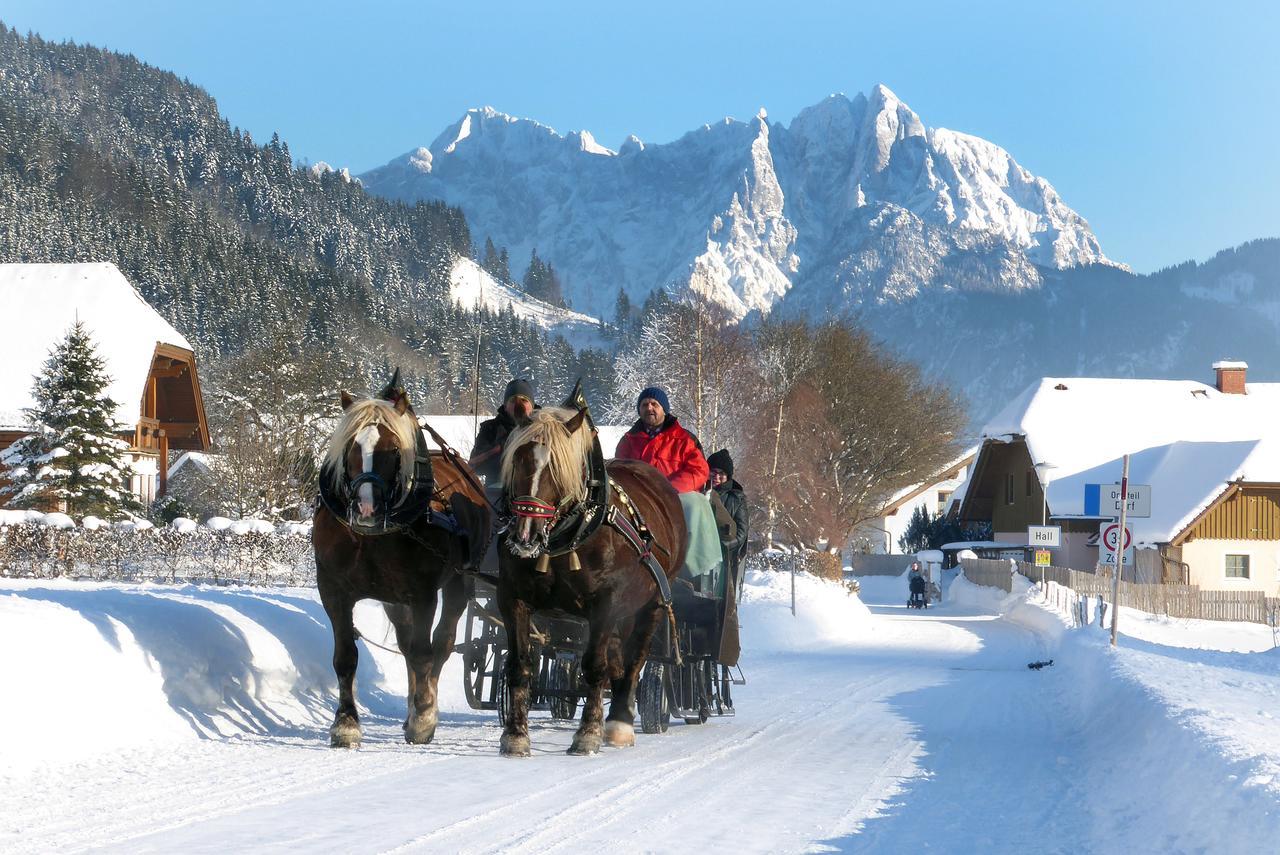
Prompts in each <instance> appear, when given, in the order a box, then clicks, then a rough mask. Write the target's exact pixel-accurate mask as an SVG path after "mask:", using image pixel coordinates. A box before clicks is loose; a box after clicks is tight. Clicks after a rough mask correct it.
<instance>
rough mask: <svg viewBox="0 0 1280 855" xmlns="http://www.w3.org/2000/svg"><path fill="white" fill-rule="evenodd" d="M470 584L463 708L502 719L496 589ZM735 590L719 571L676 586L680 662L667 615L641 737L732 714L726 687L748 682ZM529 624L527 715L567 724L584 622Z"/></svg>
mask: <svg viewBox="0 0 1280 855" xmlns="http://www.w3.org/2000/svg"><path fill="white" fill-rule="evenodd" d="M469 586H470V591H469V593H470V601H469V604H468V607H467V612H466V615H465V617H464V621H463V631H462V640H461V642H460V643H459V644H458V647H457V650H458V652H459V653H461V654H462V662H463V669H464V673H463V681H464V684H465V686H464V688H465V692H466V698H467V703H468V704H469V705H470V706H471V708H472V709H476V710H495V711H497V713H498V715H499V718H500V720H501V717H502V716H504V715H505V711H506V706H507V694H506V672H505V668H504V666H505V664H506V663H505V660H506V651H507V634H506V629H505V627H503V625H502V618H501V617H500V615H499V614H498V607H497V595H496V591H495V589H494V586H493V584H492V583H491V582H489V581H487V580H485V579H483V578H481V577H472V580H471V581H470V582H469ZM699 588H705V590H699ZM735 589H736V586H735V585H734V584H733V583H732V582H731V581H730V580H729V579H728V578H727V574H726V573H725V572H724V570H723V565H721V566H720V567H717V568H716V570H715V571H714V572H713V573H711V574H709V575H708V576H703V577H699V579H698V580H696V581H692V580H687V579H682V578H679V577H678V578H677V579H676V580H675V583H674V584H673V585H672V598H673V602H672V611H673V613H674V614H675V618H676V637H677V638H678V639H679V657H677V656H676V650H675V648H674V647H673V645H672V633H671V630H670V627H669V625H668V619H667V618H666V617H665V616H664V617H663V619H662V624H661V625H660V626H659V628H658V631H657V632H655V633H654V638H653V643H652V644H651V646H650V649H649V660H648V663H647V664H646V665H645V670H644V674H643V675H642V676H641V678H640V684H639V686H638V688H637V702H638V706H639V713H640V727H641V730H642V731H643V732H644V733H661V732H664V731H666V729H667V727H668V725H669V724H670V722H671V719H672V717H673V716H674V717H676V718H681V719H684V721H685V723H686V724H701V723H703V722H705V721H706V720H707V719H708V718H709V717H711V716H713V715H717V716H724V715H733V714H734V709H733V701H732V689H731V687H732V686H734V685H742V684H744V683H745V682H746V680H745V679H744V678H743V676H742V671H741V669H740V668H738V650H739V648H738V613H737V600H736V590H735ZM531 625H532V629H533V632H532V635H533V656H534V660H535V661H536V662H537V663H538V668H537V676H536V677H535V680H534V684H533V687H532V691H531V693H530V709H534V710H544V711H547V712H549V713H550V714H551V717H552V718H553V719H561V720H569V719H572V718H574V717H575V715H576V714H577V711H578V705H579V702H580V701H581V700H582V698H583V696H584V694H585V689H584V688H583V687H582V685H581V684H580V681H579V674H580V673H581V668H580V661H581V656H582V652H583V650H584V649H585V647H586V643H587V625H586V622H585V621H583V620H580V619H578V618H575V617H570V616H567V615H558V614H554V613H544V612H538V613H536V614H535V615H534V617H533V620H532V622H531ZM735 671H736V673H735Z"/></svg>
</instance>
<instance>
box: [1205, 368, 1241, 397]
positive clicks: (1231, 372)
mask: <svg viewBox="0 0 1280 855" xmlns="http://www.w3.org/2000/svg"><path fill="white" fill-rule="evenodd" d="M1248 368H1249V365H1248V363H1245V362H1231V361H1222V362H1215V363H1213V370H1214V371H1216V372H1218V383H1217V386H1218V391H1219V392H1221V393H1222V394H1224V395H1244V394H1247V393H1246V392H1245V389H1244V375H1245V371H1247V370H1248Z"/></svg>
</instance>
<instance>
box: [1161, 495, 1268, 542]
mask: <svg viewBox="0 0 1280 855" xmlns="http://www.w3.org/2000/svg"><path fill="white" fill-rule="evenodd" d="M1246 489H1253V490H1280V483H1277V482H1275V481H1232V482H1231V483H1230V484H1229V485H1227V487H1226V488H1225V489H1224V490H1223V491H1222V492H1221V493H1219V494H1218V497H1217V498H1216V499H1214V500H1213V501H1212V502H1210V503H1209V506H1208V507H1207V508H1205V509H1204V510H1203V511H1201V512H1200V513H1198V514H1196V517H1195V519H1193V520H1192V521H1191V522H1189V523H1187V524H1186V525H1185V526H1183V528H1182V530H1181V531H1179V532H1178V533H1177V534H1176V535H1174V538H1173V540H1171V541H1169V545H1170V546H1181V545H1182V544H1183V543H1185V542H1186V541H1187V538H1189V537H1191V533H1192V532H1194V531H1195V530H1196V527H1197V526H1198V525H1200V523H1201V522H1203V521H1204V519H1205V518H1206V517H1207V516H1209V514H1211V513H1213V512H1214V511H1215V510H1217V509H1218V508H1219V507H1220V506H1222V505H1224V504H1226V503H1227V502H1229V501H1231V498H1232V497H1233V496H1235V495H1236V494H1237V493H1240V492H1242V491H1244V490H1246Z"/></svg>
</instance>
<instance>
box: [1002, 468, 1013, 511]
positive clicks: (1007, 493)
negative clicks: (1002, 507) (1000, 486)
mask: <svg viewBox="0 0 1280 855" xmlns="http://www.w3.org/2000/svg"><path fill="white" fill-rule="evenodd" d="M1004 503H1005V504H1006V505H1012V504H1013V473H1012V472H1006V473H1005V476H1004Z"/></svg>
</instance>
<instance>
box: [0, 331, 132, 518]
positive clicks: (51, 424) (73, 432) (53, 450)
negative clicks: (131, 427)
mask: <svg viewBox="0 0 1280 855" xmlns="http://www.w3.org/2000/svg"><path fill="white" fill-rule="evenodd" d="M110 382H111V379H110V378H109V377H108V376H107V373H106V368H105V363H104V362H103V360H102V358H101V357H100V356H98V354H97V351H96V349H95V347H94V344H93V340H92V339H91V338H90V337H89V332H88V330H86V329H85V326H84V324H82V323H76V324H75V325H73V326H72V327H71V329H70V330H68V332H67V336H66V338H64V339H63V340H62V341H61V342H59V343H58V344H57V345H56V346H55V347H54V348H53V350H52V352H51V353H50V355H49V358H48V359H47V360H46V361H45V364H44V371H43V373H41V374H40V375H39V376H37V377H36V380H35V383H34V385H33V386H32V395H31V396H32V398H33V399H34V400H35V406H34V407H31V408H30V409H28V410H27V411H26V414H27V420H28V423H29V426H30V430H31V433H30V434H28V435H27V436H25V437H23V438H22V439H20V440H18V441H17V442H15V443H14V444H13V445H12V446H10V447H9V448H8V449H6V450H5V452H4V454H3V456H0V462H2V463H3V465H4V470H5V471H4V476H5V479H6V480H7V481H8V482H9V483H8V484H7V485H6V486H4V487H3V488H0V499H4V500H7V502H8V504H9V505H10V506H12V507H53V506H57V505H59V504H65V507H66V511H67V513H69V514H71V515H73V516H85V515H89V514H92V515H94V516H100V517H106V518H111V517H118V516H120V514H121V513H122V512H125V511H139V510H141V506H140V505H139V504H138V502H137V500H136V499H134V497H133V495H132V493H130V492H129V489H128V484H129V477H130V472H129V463H128V460H127V458H126V456H125V455H126V452H127V451H128V448H129V444H128V443H126V442H124V441H123V440H121V439H119V438H118V434H119V433H120V432H121V431H123V430H128V426H127V425H121V424H119V423H118V422H117V421H116V419H115V411H116V403H115V402H114V401H112V400H111V399H110V398H108V397H106V395H105V392H106V389H107V386H108V385H109V384H110Z"/></svg>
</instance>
